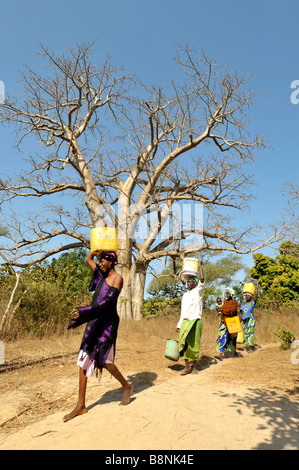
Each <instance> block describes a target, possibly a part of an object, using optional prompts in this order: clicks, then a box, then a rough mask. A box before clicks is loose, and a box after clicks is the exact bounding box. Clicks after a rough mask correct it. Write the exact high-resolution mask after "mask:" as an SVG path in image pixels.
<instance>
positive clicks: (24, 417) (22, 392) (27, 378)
mask: <svg viewBox="0 0 299 470" xmlns="http://www.w3.org/2000/svg"><path fill="white" fill-rule="evenodd" d="M60 341H61V340H60ZM74 341H75V342H76V343H77V342H78V339H77V338H76V337H75V338H74ZM123 341H125V338H124V339H123ZM140 341H141V340H140ZM74 344H75V343H74ZM123 346H124V344H122V342H121V341H120V342H119V347H118V353H117V360H116V363H117V365H118V366H119V368H120V369H121V370H122V372H123V373H124V375H126V377H128V379H129V380H130V382H131V383H132V384H133V386H134V393H133V396H132V399H131V403H130V404H129V405H128V406H119V402H120V400H121V397H122V390H121V388H120V387H119V384H118V382H116V381H115V379H114V378H113V377H110V375H109V374H108V373H107V371H104V372H103V375H102V378H101V380H100V382H99V381H98V379H97V378H96V377H95V376H93V377H92V378H90V379H89V381H88V389H87V407H88V413H87V414H85V415H83V416H78V417H76V418H75V419H73V420H71V421H69V422H67V423H64V422H63V421H62V418H63V416H64V415H65V414H66V413H68V412H69V411H71V409H72V408H73V407H74V404H75V402H76V398H77V381H78V369H77V367H76V365H75V360H76V354H65V355H64V356H63V357H60V358H58V359H49V360H48V361H44V362H41V363H39V364H36V365H31V366H30V367H29V366H28V367H25V368H22V369H17V370H14V371H11V372H5V373H2V374H1V375H0V400H1V410H0V449H1V450H29V449H30V450H37V449H43V450H55V449H59V450H81V449H82V450H86V449H91V450H127V451H133V450H134V451H137V450H189V451H192V450H201V449H203V450H211V449H218V450H224V449H228V450H235V449H238V450H246V449H265V450H273V449H275V450H278V449H284V450H298V449H299V434H298V429H299V426H298V425H299V415H298V391H299V382H298V367H299V366H298V365H296V364H293V363H292V361H291V351H290V350H289V351H281V350H280V349H279V348H278V346H277V345H262V346H259V347H258V349H257V350H256V351H255V352H254V353H252V354H248V353H247V352H246V351H244V350H241V351H239V354H240V357H239V358H230V357H227V358H226V359H225V360H224V361H223V362H218V361H216V360H215V359H214V355H213V352H211V353H210V354H202V356H201V360H200V362H199V365H198V367H197V369H196V370H195V371H194V373H192V374H190V375H187V376H181V375H180V370H181V369H182V367H183V361H182V360H181V359H180V361H179V362H178V363H174V362H171V361H169V360H167V359H165V358H164V357H163V356H161V348H163V346H164V341H163V342H161V345H159V344H156V346H157V349H155V350H152V351H144V350H142V349H141V348H139V349H138V345H136V342H135V344H134V356H133V355H132V356H130V357H126V354H129V355H130V354H131V353H130V351H127V347H126V348H124V347H123ZM31 349H32V348H31ZM8 353H9V352H8Z"/></svg>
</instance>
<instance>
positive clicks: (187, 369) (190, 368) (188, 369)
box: [181, 361, 196, 375]
mask: <svg viewBox="0 0 299 470" xmlns="http://www.w3.org/2000/svg"><path fill="white" fill-rule="evenodd" d="M195 364H196V361H193V362H190V364H189V365H188V366H186V367H184V369H183V370H182V371H181V375H187V374H191V372H192V371H193V368H194V366H195Z"/></svg>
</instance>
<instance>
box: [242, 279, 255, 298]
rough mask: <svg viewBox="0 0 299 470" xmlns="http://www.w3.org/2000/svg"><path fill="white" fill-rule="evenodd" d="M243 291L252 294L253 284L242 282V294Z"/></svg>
mask: <svg viewBox="0 0 299 470" xmlns="http://www.w3.org/2000/svg"><path fill="white" fill-rule="evenodd" d="M245 292H248V293H249V294H252V295H253V294H254V293H255V285H254V284H253V283H252V282H247V283H246V284H244V287H243V294H245Z"/></svg>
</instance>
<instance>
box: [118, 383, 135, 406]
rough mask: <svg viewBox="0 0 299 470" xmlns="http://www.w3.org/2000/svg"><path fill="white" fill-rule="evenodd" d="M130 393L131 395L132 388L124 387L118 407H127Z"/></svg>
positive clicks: (130, 386)
mask: <svg viewBox="0 0 299 470" xmlns="http://www.w3.org/2000/svg"><path fill="white" fill-rule="evenodd" d="M132 393H133V386H132V385H130V384H128V385H125V386H124V394H123V399H122V401H121V402H120V405H128V404H129V403H130V399H131V395H132Z"/></svg>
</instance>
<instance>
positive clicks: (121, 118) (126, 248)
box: [0, 44, 278, 318]
mask: <svg viewBox="0 0 299 470" xmlns="http://www.w3.org/2000/svg"><path fill="white" fill-rule="evenodd" d="M92 49H93V44H91V45H81V46H77V47H76V48H74V49H70V50H68V52H67V53H66V54H65V55H63V56H61V57H57V56H56V54H55V53H54V52H50V51H49V50H48V49H47V48H46V47H41V55H42V58H43V59H44V60H45V63H46V67H45V68H44V69H43V71H42V73H40V74H39V73H36V72H35V71H33V70H32V69H30V68H29V67H28V68H27V69H26V70H25V72H24V76H23V80H24V84H25V92H24V96H25V99H24V100H23V101H22V102H18V101H17V100H13V99H8V100H7V101H6V102H5V103H4V104H3V105H1V106H0V120H1V122H2V123H4V124H9V125H12V126H13V127H14V129H15V130H16V132H17V145H18V146H20V145H21V144H22V141H23V140H24V139H25V138H27V139H31V138H32V136H33V137H34V138H35V140H36V142H37V143H38V144H39V146H38V147H37V146H35V154H34V155H31V156H29V157H28V161H29V162H28V164H29V166H30V168H29V169H28V164H27V168H26V170H24V171H23V172H22V173H21V174H20V175H19V177H18V178H10V177H5V178H4V177H3V179H1V180H0V203H1V208H2V214H4V212H5V207H6V205H7V204H8V203H9V201H13V200H14V199H15V198H26V199H25V200H26V202H28V203H29V201H33V200H35V198H42V201H43V202H45V205H43V209H42V210H38V211H37V212H36V213H33V214H31V215H30V216H29V215H27V214H26V216H24V217H22V216H21V215H20V214H13V213H12V212H11V213H10V216H8V215H5V217H4V218H3V221H2V224H3V225H4V226H5V227H8V228H9V230H8V232H9V237H10V238H11V240H10V241H11V243H10V244H9V243H7V244H6V245H5V244H3V246H1V250H0V253H1V256H2V258H3V259H4V262H6V263H8V264H9V263H11V264H14V265H15V266H24V265H26V264H28V263H31V262H36V261H37V260H42V259H45V258H47V257H49V256H51V255H53V254H55V253H59V252H61V251H64V250H68V249H69V248H72V247H76V246H86V247H88V246H89V229H90V228H91V227H92V226H95V225H96V224H97V223H99V222H103V220H104V217H106V218H107V213H108V214H109V212H110V213H113V214H114V215H115V224H116V227H119V225H120V219H122V222H121V224H122V230H123V233H125V234H126V236H124V237H122V238H121V239H120V240H119V243H118V245H119V253H118V255H119V269H120V271H121V272H122V274H123V276H124V281H125V288H124V289H123V299H125V302H122V305H123V309H124V312H123V313H122V315H123V316H128V317H130V316H133V317H135V318H138V317H139V315H140V305H141V302H142V295H143V289H144V282H145V275H146V271H147V269H148V267H149V265H150V262H151V261H153V260H154V259H157V258H160V257H165V256H172V257H177V256H180V257H181V258H182V257H184V256H185V255H186V254H188V253H189V252H191V251H194V249H195V248H197V249H198V250H202V249H210V250H222V249H225V250H231V251H235V252H238V253H248V252H250V251H252V250H254V249H257V246H260V247H261V246H264V245H265V244H267V243H270V242H271V241H273V240H274V239H276V238H277V236H278V233H277V230H274V231H273V232H272V233H271V235H268V234H266V233H263V239H261V240H260V241H259V243H258V244H257V245H255V246H251V245H250V244H249V241H250V239H251V237H252V235H253V231H254V228H253V227H246V224H244V221H245V219H246V217H244V211H246V208H247V207H248V202H249V200H250V188H252V181H251V178H250V176H249V170H250V166H249V164H250V163H252V161H253V158H254V152H255V150H256V149H257V148H259V147H263V146H264V142H263V139H262V138H260V137H256V136H255V137H252V136H251V135H250V133H249V123H248V121H247V112H248V110H249V108H250V106H251V105H252V103H253V100H254V98H255V95H254V93H252V92H251V91H250V90H248V87H247V84H246V78H243V77H239V76H238V74H237V73H235V72H230V71H229V70H228V69H227V68H226V67H224V66H222V65H220V64H218V63H217V62H215V61H213V60H211V59H210V58H208V57H207V56H206V55H205V54H204V53H202V54H201V55H198V54H197V53H196V52H195V51H193V50H192V49H190V48H189V47H188V46H186V47H183V48H180V49H178V50H177V56H176V58H175V61H176V63H177V66H178V68H179V70H180V74H181V75H180V79H179V82H178V83H175V82H172V83H170V85H169V86H167V87H165V88H157V87H154V86H153V87H149V86H146V85H145V84H143V83H141V82H140V81H139V80H138V79H137V78H136V77H134V76H130V75H128V74H127V73H125V71H124V70H122V69H121V68H118V67H116V66H114V65H113V63H112V61H111V59H110V58H109V57H108V58H107V59H106V61H105V62H104V64H102V65H95V64H94V63H93V60H92ZM32 142H34V140H32ZM59 202H60V204H59ZM174 204H176V205H177V206H176V207H177V208H178V207H182V205H183V204H190V205H193V206H194V205H195V204H197V205H203V208H204V209H203V214H204V216H203V226H202V225H200V223H199V222H198V221H193V224H191V226H190V227H185V226H184V225H183V226H181V230H180V234H179V235H180V236H178V234H176V236H174V234H173V233H170V232H171V231H170V232H169V234H168V236H165V235H164V236H163V237H161V236H160V238H159V235H161V233H162V231H163V229H165V223H166V221H167V220H168V221H169V219H171V221H172V222H171V223H170V226H172V225H173V224H174V213H173V207H174ZM148 214H155V216H156V217H155V218H151V217H149V218H147V216H148ZM242 214H243V215H242ZM141 215H142V218H143V219H144V220H145V221H146V222H145V223H146V224H147V225H146V227H147V233H146V235H145V236H143V238H142V239H140V238H139V239H138V238H137V237H136V238H134V236H132V235H131V236H128V233H129V232H128V227H130V229H131V232H130V234H132V233H133V234H134V230H132V227H133V228H134V227H136V226H137V225H136V224H137V222H139V223H140V222H141ZM232 215H234V216H235V217H239V218H238V219H237V218H236V219H235V220H234V221H232V219H231V216H232ZM242 219H243V220H242ZM123 220H125V222H123ZM168 223H169V222H168ZM171 224H172V225H171ZM241 227H242V228H241ZM196 232H201V243H200V245H198V246H197V247H195V246H194V243H193V244H192V243H191V244H190V243H189V244H188V243H186V241H188V236H189V235H192V234H193V235H194V234H195V233H196ZM3 239H4V238H3V237H2V238H1V240H3ZM6 240H8V237H6Z"/></svg>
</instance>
